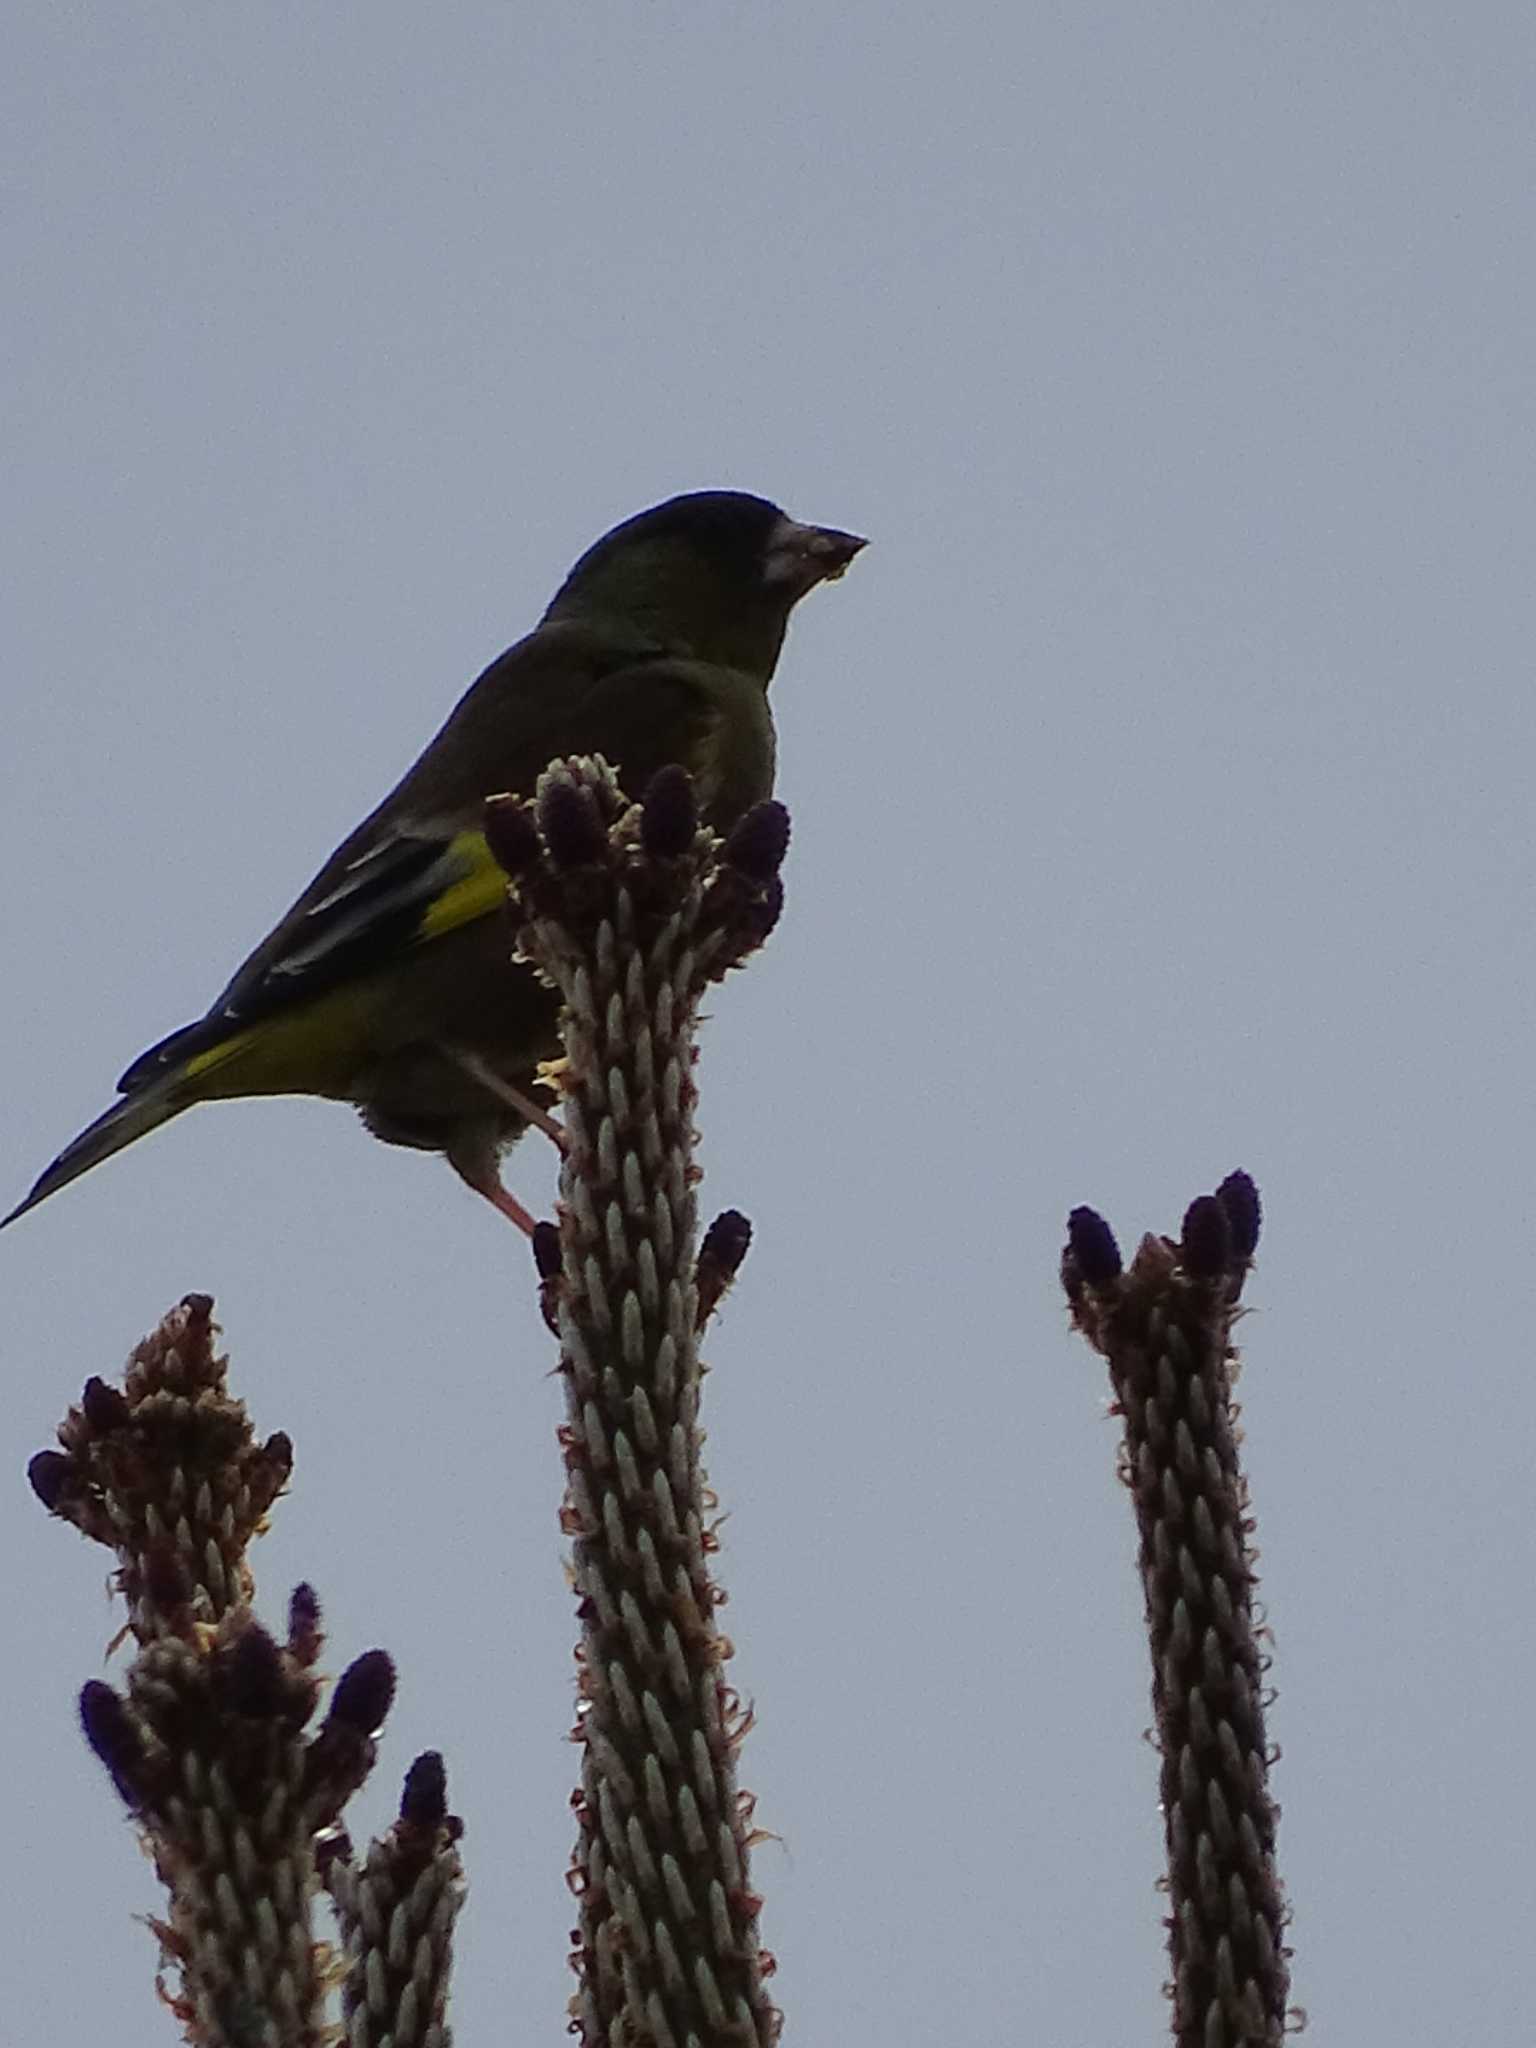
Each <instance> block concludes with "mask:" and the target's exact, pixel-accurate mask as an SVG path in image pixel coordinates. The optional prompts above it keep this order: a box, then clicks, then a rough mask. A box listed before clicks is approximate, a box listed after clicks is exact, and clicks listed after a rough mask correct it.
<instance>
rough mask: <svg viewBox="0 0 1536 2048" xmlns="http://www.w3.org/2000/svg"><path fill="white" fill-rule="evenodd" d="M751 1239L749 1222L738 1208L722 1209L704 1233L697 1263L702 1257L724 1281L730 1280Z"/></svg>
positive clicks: (737, 1269) (738, 1267) (701, 1260)
mask: <svg viewBox="0 0 1536 2048" xmlns="http://www.w3.org/2000/svg"><path fill="white" fill-rule="evenodd" d="M751 1242H752V1225H751V1223H750V1222H749V1221H748V1219H747V1218H746V1217H745V1216H743V1215H742V1213H741V1211H740V1210H739V1209H722V1210H721V1211H720V1214H719V1215H718V1216H717V1217H716V1218H715V1220H714V1222H713V1223H711V1225H710V1226H709V1228H708V1230H706V1231H705V1233H704V1242H703V1243H702V1244H701V1245H700V1246H699V1264H700V1265H701V1266H702V1265H703V1264H704V1262H705V1261H706V1260H708V1261H709V1263H710V1264H711V1265H712V1266H714V1267H715V1268H716V1269H717V1270H718V1271H719V1272H720V1274H721V1275H722V1276H723V1277H724V1278H725V1279H727V1280H730V1279H734V1277H735V1275H736V1273H737V1272H738V1271H739V1269H740V1266H741V1262H742V1260H743V1259H744V1258H745V1257H746V1256H747V1248H748V1246H749V1245H750V1244H751Z"/></svg>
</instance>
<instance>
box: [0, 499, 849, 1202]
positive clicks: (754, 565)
mask: <svg viewBox="0 0 1536 2048" xmlns="http://www.w3.org/2000/svg"><path fill="white" fill-rule="evenodd" d="M863 545H864V542H863V541H862V540H861V539H859V538H858V536H857V535H855V534H851V533H840V532H838V531H837V530H836V529H835V528H832V527H825V526H805V525H802V524H800V523H799V522H798V521H797V520H793V519H791V518H789V516H788V515H787V514H786V513H784V512H781V511H780V510H779V508H778V506H777V505H772V504H770V503H768V501H767V500H766V499H764V498H754V497H750V496H748V495H746V494H745V493H743V492H738V491H694V492H689V493H687V494H685V495H684V496H682V497H677V498H671V499H668V501H667V502H666V503H665V504H662V505H656V506H653V507H652V508H651V509H650V510H649V511H647V512H641V513H638V514H637V515H636V516H635V517H634V518H633V519H626V520H625V521H624V523H623V524H622V525H620V526H616V527H615V528H614V529H613V531H612V532H611V533H608V534H605V535H604V536H603V538H602V539H601V540H600V541H598V542H596V543H595V544H594V545H593V546H592V547H590V548H589V549H588V550H587V552H586V553H585V554H584V555H583V556H582V557H581V559H580V561H579V562H577V564H576V566H575V567H574V568H573V569H572V570H571V572H570V574H569V575H568V576H567V577H566V579H565V581H564V583H562V584H561V586H560V588H559V590H558V591H556V593H555V596H554V599H553V601H552V603H551V604H550V606H549V609H548V610H547V611H546V612H545V614H544V617H543V619H542V620H541V621H540V623H539V625H538V626H537V627H536V628H535V629H534V631H533V632H532V633H530V634H529V635H528V637H527V639H525V640H520V641H519V642H518V643H517V645H516V646H515V647H512V648H509V649H508V651H507V652H506V653H505V654H503V655H502V656H501V657H500V659H499V660H497V661H493V662H492V663H491V665H490V667H489V668H488V669H487V670H486V671H485V673H484V674H483V675H482V676H481V677H480V678H479V679H478V681H476V682H474V683H472V684H471V685H470V687H469V689H468V690H467V691H466V692H465V694H464V696H463V697H462V698H461V699H460V700H459V703H458V704H457V706H456V707H455V708H454V710H453V711H452V713H451V714H450V715H449V718H448V720H447V722H446V724H445V725H444V726H443V727H442V729H441V731H440V732H439V733H438V734H437V736H436V738H435V739H433V740H432V741H431V742H430V743H429V745H428V746H427V748H426V750H425V752H424V753H423V754H422V755H421V756H420V758H419V759H418V760H417V762H416V763H415V765H414V767H412V768H410V769H409V770H408V771H407V772H406V774H405V775H404V776H403V777H402V779H401V780H400V781H399V782H398V783H397V784H396V785H395V787H394V789H392V790H391V791H390V793H389V795H388V796H386V797H385V799H384V801H383V802H382V803H381V804H380V805H379V807H378V809H377V810H375V811H374V812H373V813H372V814H371V816H369V817H367V818H365V819H364V820H363V822H362V824H361V825H359V826H358V828H357V830H356V831H355V832H354V833H353V834H352V835H351V837H350V838H348V839H345V840H343V841H342V843H341V845H340V846H339V847H338V848H337V849H336V851H335V852H334V853H333V854H332V855H331V857H330V859H329V860H328V861H327V862H326V863H325V865H324V867H322V868H321V870H320V872H319V873H318V874H317V875H316V877H315V879H314V880H313V881H312V882H311V883H310V885H309V887H308V888H307V889H306V890H305V891H304V893H303V894H302V895H301V896H300V897H299V899H298V901H297V902H296V903H295V904H294V905H293V907H292V909H291V910H289V911H288V912H287V914H286V915H285V916H284V917H282V918H281V919H280V920H279V921H278V923H277V924H276V925H275V926H274V928H273V930H272V931H271V932H270V933H269V935H268V936H267V937H266V938H264V939H263V940H262V942H261V944H260V945H259V946H258V947H257V948H256V950H255V951H254V952H253V953H252V954H251V955H250V957H249V959H247V960H246V961H245V963H244V964H243V966H241V967H240V968H239V969H238V970H237V971H236V973H235V975H234V977H233V979H232V980H231V981H230V983H229V985H228V987H227V988H226V989H225V990H224V992H223V994H222V995H220V996H219V997H218V998H217V999H216V1000H215V1001H214V1003H213V1005H212V1007H211V1008H210V1009H209V1011H208V1013H207V1015H206V1016H204V1017H202V1018H200V1019H199V1020H198V1022H197V1023H195V1024H188V1025H186V1026H185V1027H184V1028H183V1029H182V1030H180V1031H174V1032H172V1033H171V1035H170V1037H169V1038H166V1039H162V1040H161V1042H160V1043H159V1044H158V1045H156V1046H152V1047H151V1048H150V1050H149V1051H148V1052H146V1053H144V1054H143V1055H142V1056H141V1057H140V1058H139V1059H137V1060H135V1061H134V1063H133V1065H132V1066H131V1067H130V1068H129V1069H128V1071H127V1073H125V1074H124V1075H123V1077H122V1079H121V1080H120V1081H119V1082H118V1088H119V1091H120V1093H121V1096H122V1099H121V1101H119V1102H116V1103H114V1104H113V1106H112V1107H111V1108H110V1109H108V1110H107V1111H105V1112H104V1113H103V1114H102V1115H101V1116H99V1117H98V1118H97V1119H96V1121H95V1122H94V1123H93V1124H90V1125H88V1126H87V1127H86V1129H85V1130H83V1131H82V1132H81V1133H80V1135H79V1137H77V1138H76V1139H75V1140H74V1141H73V1143H71V1144H69V1145H67V1146H66V1147H65V1149H64V1150H63V1151H62V1152H61V1153H60V1154H59V1156H58V1158H57V1159H55V1160H54V1162H53V1164H52V1165H51V1166H49V1167H48V1168H47V1169H46V1171H45V1172H44V1173H42V1174H41V1175H40V1176H39V1178H38V1180H37V1183H36V1185H35V1186H34V1187H33V1188H32V1190H31V1192H30V1193H29V1194H28V1195H27V1197H26V1199H25V1200H24V1201H22V1202H21V1203H19V1204H18V1205H17V1207H16V1208H15V1209H13V1210H12V1211H11V1213H10V1215H9V1216H7V1217H5V1218H4V1219H3V1222H4V1223H10V1222H14V1220H15V1219H16V1217H18V1216H21V1215H23V1214H25V1212H26V1211H27V1210H28V1209H33V1208H35V1207H36V1206H37V1204H38V1203H39V1202H41V1201H44V1200H45V1199H46V1198H47V1197H48V1196H49V1195H51V1194H53V1193H54V1192H55V1191H56V1190H57V1189H59V1188H61V1187H64V1186H65V1185H66V1184H67V1183H68V1182H69V1181H72V1180H74V1179H76V1178H77V1176H79V1175H80V1174H82V1173H84V1172H86V1171H87V1169H88V1168H90V1167H92V1166H95V1165H96V1164H97V1163H98V1162H99V1161H100V1160H103V1159H106V1158H108V1157H109V1156H110V1155H111V1154H112V1153H114V1152H117V1151H120V1150H121V1148H122V1147H123V1146H124V1145H128V1144H131V1143H132V1142H133V1140H134V1139H135V1138H139V1137H142V1136H143V1135H144V1133H145V1132H146V1131H150V1130H153V1129H154V1128H155V1126H156V1125H157V1124H163V1123H164V1122H166V1120H167V1119H168V1118H170V1117H173V1116H176V1115H178V1114H179V1113H180V1112H181V1111H182V1110H184V1109H189V1108H190V1107H191V1106H192V1104H193V1103H197V1102H212V1101H217V1100H223V1099H225V1098H228V1097H235V1096H249V1095H321V1096H328V1097H331V1098H333V1099H334V1100H337V1101H341V1102H350V1103H354V1104H355V1105H356V1106H357V1108H358V1109H359V1110H360V1111H361V1112H362V1118H363V1122H364V1123H365V1124H366V1125H367V1126H368V1129H369V1130H370V1131H372V1132H373V1133H374V1135H375V1136H376V1137H378V1138H382V1139H384V1141H385V1142H386V1143H388V1144H392V1145H414V1146H418V1147H420V1148H422V1149H423V1150H426V1151H432V1152H441V1153H442V1154H443V1155H444V1157H445V1158H446V1159H447V1161H448V1163H449V1165H450V1166H452V1167H453V1169H454V1171H455V1172H456V1173H458V1174H459V1175H460V1177H461V1178H462V1179H463V1180H465V1181H466V1182H467V1183H468V1184H469V1186H470V1187H472V1188H474V1189H475V1190H476V1191H477V1193H479V1194H482V1195H484V1196H485V1197H486V1198H487V1200H488V1201H491V1202H493V1203H494V1204H495V1205H496V1206H497V1208H499V1209H501V1210H502V1211H503V1213H505V1214H506V1215H508V1216H510V1217H511V1218H512V1219H513V1220H514V1221H515V1222H517V1223H519V1224H520V1225H521V1226H522V1227H524V1228H529V1227H531V1226H530V1219H529V1217H528V1214H527V1212H526V1210H524V1209H523V1207H522V1205H521V1204H520V1203H519V1202H518V1201H517V1199H516V1197H515V1196H514V1195H512V1194H511V1193H509V1192H508V1190H507V1189H506V1188H505V1187H503V1185H502V1181H501V1173H500V1160H501V1154H502V1152H503V1150H504V1149H505V1147H506V1146H507V1145H508V1144H510V1143H511V1141H512V1140H513V1139H514V1138H516V1137H517V1136H518V1135H519V1134H520V1133H521V1132H522V1130H523V1129H524V1127H525V1125H526V1123H527V1121H528V1114H527V1112H528V1111H529V1110H530V1109H531V1107H532V1105H531V1104H530V1103H529V1101H528V1096H527V1091H528V1090H529V1089H530V1088H531V1087H532V1085H533V1083H534V1079H535V1074H536V1070H537V1067H538V1063H539V1062H540V1061H541V1060H544V1059H547V1058H550V1057H551V1056H553V1055H554V1054H555V1053H557V1052H558V1050H559V1045H558V1040H557V1036H556V1029H555V1026H556V1015H557V1010H556V1003H555V998H554V996H553V995H552V994H551V992H550V991H549V990H548V989H546V988H545V987H543V986H542V985H541V984H540V983H539V982H538V981H537V980H536V979H535V977H534V975H533V972H532V970H531V969H530V968H528V967H526V966H523V965H521V964H519V963H517V962H515V961H514V960H513V959H512V958H511V954H510V947H509V940H508V929H507V924H506V920H505V919H504V917H502V916H501V915H499V914H498V913H499V912H500V910H501V907H502V904H503V901H504V877H503V876H502V874H501V872H500V870H499V869H498V868H497V866H496V864H495V862H494V861H493V860H492V859H491V856H490V853H489V851H488V849H487V847H486V843H485V839H484V836H483V834H482V831H481V822H482V816H483V808H484V803H485V799H486V798H487V797H488V796H490V795H493V794H495V793H496V792H498V791H502V790H512V791H517V792H520V793H522V794H523V795H532V793H533V788H534V784H535V782H536V780H537V778H538V776H539V774H540V772H541V771H542V770H543V768H544V767H545V765H546V764H547V763H548V762H549V761H550V760H552V759H553V758H554V757H555V756H556V755H563V754H589V753H601V754H603V755H605V756H606V757H607V759H608V761H609V762H610V763H611V764H612V765H613V767H614V768H615V769H616V770H617V772H618V774H619V777H620V779H621V781H622V782H623V783H624V785H625V787H626V788H627V789H628V790H629V791H630V792H631V794H633V795H638V794H639V793H640V792H641V790H643V789H644V787H645V785H646V784H647V782H648V781H649V780H650V778H651V777H652V775H654V774H655V772H656V771H657V769H658V768H661V767H664V766H666V765H667V764H668V763H670V762H675V761H676V762H681V763H682V764H683V766H684V767H686V768H687V769H688V770H689V771H690V773H691V774H692V776H693V777H694V781H695V786H696V789H697V792H698V796H699V802H700V807H701V809H702V812H703V815H704V817H705V818H706V819H707V821H708V822H709V823H710V824H712V825H714V826H716V827H717V828H721V829H723V828H725V827H726V826H728V825H730V824H731V823H733V822H734V821H735V820H736V819H737V818H738V817H740V815H741V814H742V812H743V811H745V810H747V809H748V808H749V807H750V806H751V805H752V804H754V803H757V802H759V801H760V800H761V799H762V798H763V797H766V796H767V795H768V794H769V793H770V791H771V789H772V786H773V761H774V733H773V720H772V717H771V716H770V713H769V709H768V696H767V691H768V683H769V679H770V678H771V677H772V675H773V671H774V667H775V664H776V663H777V661H778V658H779V649H780V647H781V646H782V644H783V640H784V631H785V627H786V626H787V624H788V622H789V614H790V612H791V610H792V609H793V607H794V605H795V604H796V603H797V601H798V600H799V599H800V598H802V597H803V596H804V595H805V594H806V592H807V591H808V590H810V589H812V588H814V586H815V585H816V584H818V583H821V582H823V581H826V580H827V579H829V578H831V577H836V576H840V575H841V574H842V572H843V571H844V569H846V568H847V566H848V564H849V563H850V562H851V561H852V559H853V557H854V556H855V555H856V554H857V553H858V551H859V549H860V548H861V547H863ZM519 1104H520V1105H521V1107H519V1106H518V1105H519Z"/></svg>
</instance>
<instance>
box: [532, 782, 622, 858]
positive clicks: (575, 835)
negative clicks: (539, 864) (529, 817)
mask: <svg viewBox="0 0 1536 2048" xmlns="http://www.w3.org/2000/svg"><path fill="white" fill-rule="evenodd" d="M538 810H539V830H540V831H541V832H542V833H543V835H544V844H545V846H546V847H548V849H549V857H550V859H551V860H552V861H553V862H554V864H555V866H556V867H557V868H581V867H588V866H590V865H591V864H592V863H593V862H595V861H600V860H601V859H602V858H603V856H604V855H605V854H606V853H607V851H608V834H607V832H606V831H605V830H604V828H603V821H602V818H601V817H600V816H599V814H598V809H597V805H596V804H595V803H594V802H593V800H592V796H591V793H590V791H588V790H585V789H578V788H577V787H576V786H575V784H574V783H570V782H558V781H557V782H549V783H546V784H545V786H544V793H543V795H542V796H541V797H540V798H539V805H538Z"/></svg>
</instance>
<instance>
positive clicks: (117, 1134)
mask: <svg viewBox="0 0 1536 2048" xmlns="http://www.w3.org/2000/svg"><path fill="white" fill-rule="evenodd" d="M190 1099H191V1098H190V1097H189V1096H188V1094H187V1092H186V1088H185V1086H184V1076H183V1075H182V1074H181V1073H180V1072H173V1073H170V1074H167V1075H165V1076H164V1077H163V1078H162V1079H161V1080H159V1081H158V1082H151V1084H150V1085H149V1086H148V1087H147V1088H136V1089H135V1090H134V1091H133V1093H132V1094H131V1095H125V1096H124V1097H123V1099H122V1101H121V1102H114V1103H113V1105H112V1107H111V1108H110V1109H108V1110H103V1112H102V1114H101V1115H100V1116H99V1117H97V1119H96V1121H95V1122H94V1123H91V1124H87V1125H86V1127H85V1129H84V1130H83V1131H82V1132H81V1133H80V1135H79V1137H78V1138H73V1139H71V1140H70V1142H69V1144H67V1145H66V1146H65V1147H64V1150H63V1151H62V1152H61V1153H60V1154H59V1156H58V1158H57V1159H55V1160H54V1162H53V1164H52V1165H51V1166H47V1167H44V1169H43V1171H42V1172H41V1173H40V1174H39V1175H38V1177H37V1179H36V1181H35V1182H34V1183H33V1186H32V1189H31V1192H30V1193H29V1194H28V1195H27V1196H26V1198H25V1199H24V1200H23V1201H20V1202H18V1203H17V1204H16V1207H15V1208H14V1209H13V1210H12V1211H11V1213H10V1215H9V1216H0V1230H4V1228H5V1226H6V1224H7V1223H14V1222H15V1221H16V1218H17V1217H18V1216H25V1215H26V1213H27V1211H28V1210H29V1209H35V1208H36V1207H37V1205H38V1203H39V1202H46V1201H47V1199H48V1197H49V1196H50V1195H53V1194H57V1193H58V1191H59V1189H60V1188H63V1187H68V1185H69V1183H70V1182H71V1181H72V1180H78V1179H79V1177H80V1175H81V1174H82V1173H88V1172H89V1171H90V1169H91V1168H92V1167H93V1166H97V1165H99V1164H100V1162H101V1161H102V1160H103V1159H110V1158H111V1156H112V1154H113V1153H114V1152H121V1150H122V1149H123V1147H124V1146H125V1145H131V1144H132V1143H133V1141H134V1139H135V1138H142V1137H143V1135H144V1133H145V1132H146V1131H152V1130H153V1129H154V1128H155V1126H156V1125H157V1124H163V1123H166V1122H168V1121H169V1120H170V1118H171V1117H173V1116H175V1115H177V1113H178V1112H179V1111H181V1110H183V1109H185V1108H187V1106H188V1103H189V1101H190Z"/></svg>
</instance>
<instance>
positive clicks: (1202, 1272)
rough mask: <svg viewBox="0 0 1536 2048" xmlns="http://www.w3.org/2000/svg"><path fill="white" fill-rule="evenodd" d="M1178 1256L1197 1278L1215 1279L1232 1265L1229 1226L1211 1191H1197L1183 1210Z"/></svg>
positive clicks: (1188, 1271) (1223, 1211) (1224, 1213)
mask: <svg viewBox="0 0 1536 2048" xmlns="http://www.w3.org/2000/svg"><path fill="white" fill-rule="evenodd" d="M1179 1256H1180V1259H1181V1261H1182V1262H1183V1266H1184V1270H1185V1272H1186V1273H1191V1274H1193V1275H1194V1277H1195V1278H1196V1279H1197V1280H1214V1279H1216V1278H1217V1276H1218V1275H1219V1274H1222V1273H1225V1272H1226V1270H1227V1268H1228V1266H1230V1265H1231V1263H1232V1229H1231V1226H1230V1224H1229V1223H1228V1222H1227V1212H1226V1210H1225V1209H1224V1208H1223V1207H1222V1205H1221V1203H1220V1202H1218V1201H1217V1199H1216V1197H1215V1196H1214V1195H1198V1196H1197V1197H1196V1198H1195V1200H1194V1201H1192V1202H1191V1203H1190V1205H1189V1207H1188V1208H1187V1209H1186V1210H1185V1211H1184V1227H1183V1229H1182V1230H1181V1232H1180V1248H1179Z"/></svg>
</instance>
